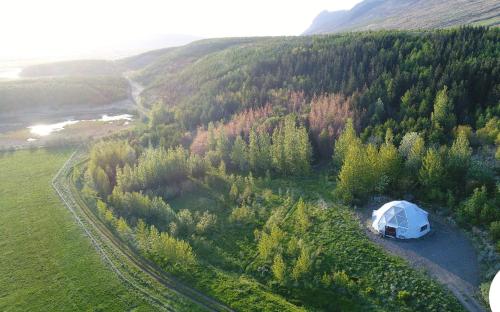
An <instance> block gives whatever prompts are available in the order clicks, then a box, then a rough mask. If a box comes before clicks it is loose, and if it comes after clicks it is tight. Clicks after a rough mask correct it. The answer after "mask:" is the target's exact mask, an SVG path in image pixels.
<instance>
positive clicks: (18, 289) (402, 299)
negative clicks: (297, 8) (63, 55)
mask: <svg viewBox="0 0 500 312" xmlns="http://www.w3.org/2000/svg"><path fill="white" fill-rule="evenodd" d="M386 2H390V1H385V0H367V1H364V2H362V3H361V4H359V5H358V6H356V7H354V8H353V10H351V11H352V12H351V13H352V14H354V13H356V12H358V13H360V10H361V11H363V12H361V13H363V14H367V15H363V14H361V13H360V14H361V15H362V16H365V17H366V16H368V17H369V16H372V15H371V14H372V13H370V10H368V9H367V8H366V7H365V6H366V5H367V3H368V4H370V5H371V8H372V9H373V8H375V9H376V8H378V9H380V6H382V7H384V6H385V5H387V6H388V7H390V9H391V10H390V12H393V11H394V10H397V9H398V8H400V6H402V7H405V3H406V1H405V3H403V2H401V3H398V4H394V3H392V2H391V3H392V4H390V5H389V4H387V3H386ZM424 2H425V1H423V2H422V3H424ZM479 2H481V1H479V0H478V1H476V2H474V3H475V4H476V5H473V6H472V7H473V8H474V10H479V11H480V12H481V13H480V15H481V19H477V21H473V22H471V21H469V20H468V19H467V20H466V21H465V22H464V23H465V24H471V23H472V24H474V23H476V22H477V23H483V22H484V23H486V24H488V25H490V22H491V20H493V22H492V25H494V24H495V23H496V22H495V19H496V15H495V12H496V11H495V10H496V9H497V8H496V6H495V5H494V4H492V3H491V2H489V1H482V2H481V5H479V4H478V3H479ZM422 3H419V5H423V4H422ZM425 3H428V2H425ZM429 5H430V4H429ZM441 5H442V6H444V5H445V4H441ZM415 6H417V4H415ZM363 8H364V9H363ZM488 8H490V9H488ZM491 8H492V9H491ZM365 9H366V10H365ZM463 9H464V11H467V12H469V11H470V10H469V9H467V7H465V8H463ZM390 12H389V13H390ZM418 12H421V11H419V10H417V9H415V10H414V11H411V12H409V14H410V13H411V14H417V13H418ZM461 12H462V11H457V12H455V15H456V18H457V19H458V20H459V21H460V23H458V24H461V23H462V21H464V19H463V17H462V15H461V14H462V13H461ZM488 12H489V13H488ZM342 14H344V13H342ZM342 14H341V15H342ZM345 14H347V13H345ZM373 14H374V13H373ZM377 14H378V13H377ZM391 14H392V13H391ZM478 14H479V13H478ZM488 14H490V15H491V16H490V15H488ZM325 15H328V14H325ZM379 15H380V14H379ZM417 15H418V14H417ZM465 15H467V14H465ZM336 16H337V15H336ZM339 16H340V15H339ZM380 16H382V15H380ZM383 16H384V26H383V27H382V26H381V28H384V30H378V31H368V32H349V33H339V34H323V33H326V32H330V30H325V31H323V30H317V29H316V30H314V31H311V33H321V34H320V35H311V36H278V37H241V38H218V39H217V38H216V39H205V40H199V41H195V42H192V43H189V44H187V45H184V46H179V47H170V48H165V49H160V50H155V51H150V52H146V53H143V54H140V55H136V56H132V57H126V58H123V59H119V60H113V61H110V60H75V61H63V62H55V63H47V64H37V65H32V66H29V67H26V68H24V69H23V70H21V71H20V72H19V76H17V70H16V71H15V73H14V72H13V71H11V70H10V69H9V71H5V73H6V74H5V76H6V78H5V79H2V80H0V232H1V234H2V235H0V236H2V239H0V246H1V247H2V248H1V250H2V252H1V253H0V262H1V263H2V266H1V267H0V310H6V311H27V310H29V311H47V310H50V311H70V310H71V311H76V310H78V311H80V310H89V311H381V312H382V311H405V312H406V311H408V312H409V311H436V312H437V311H439V312H441V311H453V312H455V311H470V312H482V311H488V309H489V308H488V305H489V302H488V300H490V298H491V296H490V297H488V295H489V290H490V285H491V281H492V279H493V277H494V276H495V275H496V274H497V273H498V271H499V270H500V187H499V186H500V29H499V28H498V27H479V26H475V27H472V26H466V27H459V28H454V27H452V28H450V29H438V28H446V27H448V26H446V25H445V24H446V22H443V19H444V18H445V17H446V16H445V15H444V14H441V13H440V14H439V17H440V18H441V19H440V21H439V23H438V22H436V23H438V24H432V25H431V26H430V27H431V28H432V30H426V31H420V30H418V31H413V30H412V31H406V30H404V31H400V30H387V29H393V28H400V27H399V26H398V27H392V24H390V21H391V17H390V16H388V17H387V16H385V15H383ZM467 16H469V15H467ZM411 19H412V20H415V19H414V18H413V17H412V18H411ZM340 20H343V18H340ZM346 20H347V19H346ZM362 20H363V21H366V23H367V24H363V23H364V22H363V23H361V22H359V25H361V26H360V28H359V29H361V30H365V29H378V28H379V27H378V26H377V25H375V26H374V24H372V22H371V20H370V19H368V18H367V19H364V17H363V18H362ZM442 23H445V24H442ZM339 25H340V24H339ZM356 25H358V24H356ZM363 25H365V26H366V25H369V27H368V26H366V27H365V26H363ZM387 25H389V26H387ZM398 25H399V24H398ZM453 25H455V24H453ZM372 26H373V27H372ZM441 26H442V27H441ZM450 26H452V25H450ZM338 27H340V28H339V30H340V29H343V30H345V29H354V28H350V27H351V26H350V25H347V24H346V25H341V26H338ZM342 27H345V28H342ZM405 27H406V25H405V26H404V27H402V28H405ZM386 28H387V29H386ZM410 28H411V27H410ZM416 28H418V27H416ZM356 29H357V28H356ZM412 29H413V28H412ZM335 31H336V30H335ZM398 200H405V201H407V204H409V202H411V203H414V204H415V205H412V207H417V208H418V209H419V210H404V209H403V208H401V207H399V206H395V207H396V208H398V209H400V210H395V208H394V210H387V211H386V212H384V213H387V215H384V218H383V219H380V220H383V221H379V219H377V216H376V215H372V211H373V210H376V209H378V208H380V207H382V206H383V205H384V203H389V202H393V201H398ZM398 203H399V201H398ZM417 208H415V209H417ZM408 209H409V208H408ZM412 211H413V212H412ZM415 211H418V213H419V214H418V215H417V214H416V212H415ZM411 218H413V220H411ZM422 220H424V221H425V222H424V221H422ZM375 222H379V223H377V224H376V223H375ZM380 222H383V223H380ZM411 222H413V223H414V224H410V223H411ZM422 222H423V223H422ZM412 226H413V228H412ZM429 226H430V227H429ZM429 228H430V231H429ZM410 230H411V231H416V233H418V236H407V233H409V232H410ZM398 234H400V235H398ZM401 234H402V235H401ZM415 237H418V238H415Z"/></svg>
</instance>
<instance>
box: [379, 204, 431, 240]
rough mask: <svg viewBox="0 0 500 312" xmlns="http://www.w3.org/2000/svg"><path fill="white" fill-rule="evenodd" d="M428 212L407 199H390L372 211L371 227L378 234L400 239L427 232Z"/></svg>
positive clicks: (415, 236) (414, 236)
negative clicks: (390, 200)
mask: <svg viewBox="0 0 500 312" xmlns="http://www.w3.org/2000/svg"><path fill="white" fill-rule="evenodd" d="M428 215H429V214H428V213H427V212H426V211H425V210H423V209H421V208H420V207H418V206H417V205H415V204H413V203H410V202H407V201H392V202H389V203H386V204H384V205H383V206H382V207H380V208H379V209H377V210H374V211H373V213H372V227H373V228H374V229H375V230H376V231H377V232H378V233H380V234H382V235H385V236H391V237H395V238H400V239H408V238H419V237H422V236H424V235H425V234H427V233H429V231H430V224H429V218H428Z"/></svg>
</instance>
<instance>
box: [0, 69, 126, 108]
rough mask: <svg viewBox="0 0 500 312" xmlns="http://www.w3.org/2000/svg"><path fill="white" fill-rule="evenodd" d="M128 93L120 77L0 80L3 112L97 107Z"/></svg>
mask: <svg viewBox="0 0 500 312" xmlns="http://www.w3.org/2000/svg"><path fill="white" fill-rule="evenodd" d="M127 97H128V83H127V81H126V80H125V79H124V78H121V77H111V76H107V77H57V78H34V79H26V80H13V81H3V82H0V113H2V114H7V113H9V114H13V115H15V114H19V113H22V112H28V111H30V112H40V111H45V112H47V111H51V110H55V111H61V110H72V109H73V110H74V109H85V108H89V106H90V107H91V108H92V107H98V106H100V105H104V104H109V103H112V102H115V101H120V100H125V99H127Z"/></svg>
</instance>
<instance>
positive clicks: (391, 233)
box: [385, 225, 396, 237]
mask: <svg viewBox="0 0 500 312" xmlns="http://www.w3.org/2000/svg"><path fill="white" fill-rule="evenodd" d="M385 236H391V237H396V228H395V227H392V226H388V225H386V226H385Z"/></svg>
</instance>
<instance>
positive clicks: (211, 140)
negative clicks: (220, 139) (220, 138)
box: [207, 122, 217, 151]
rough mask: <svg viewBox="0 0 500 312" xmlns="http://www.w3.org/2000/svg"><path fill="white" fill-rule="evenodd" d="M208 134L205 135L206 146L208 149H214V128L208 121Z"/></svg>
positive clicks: (215, 142)
mask: <svg viewBox="0 0 500 312" xmlns="http://www.w3.org/2000/svg"><path fill="white" fill-rule="evenodd" d="M207 131H208V135H207V148H208V151H215V149H216V148H217V139H216V137H215V128H214V124H213V123H212V122H210V123H209V124H208V130H207Z"/></svg>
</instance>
